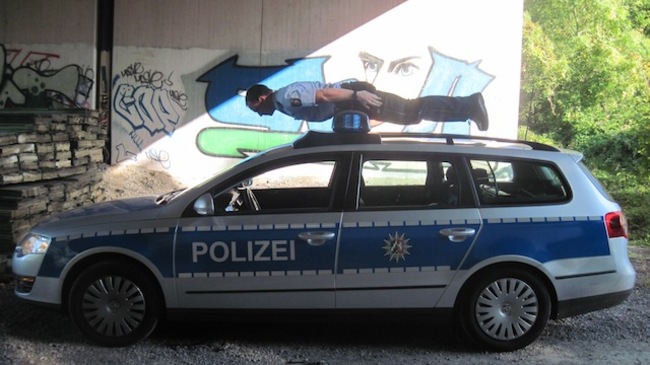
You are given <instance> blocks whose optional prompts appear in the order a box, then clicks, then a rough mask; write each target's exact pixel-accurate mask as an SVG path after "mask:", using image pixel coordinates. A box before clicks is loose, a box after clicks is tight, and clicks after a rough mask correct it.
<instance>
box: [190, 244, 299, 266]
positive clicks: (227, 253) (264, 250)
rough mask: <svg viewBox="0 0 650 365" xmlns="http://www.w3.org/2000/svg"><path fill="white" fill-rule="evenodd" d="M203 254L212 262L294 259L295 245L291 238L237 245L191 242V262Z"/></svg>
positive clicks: (195, 261)
mask: <svg viewBox="0 0 650 365" xmlns="http://www.w3.org/2000/svg"><path fill="white" fill-rule="evenodd" d="M204 256H207V257H209V258H210V259H211V260H212V261H214V262H226V261H230V262H264V261H295V260H296V247H295V242H294V241H293V240H290V241H287V240H262V241H248V242H247V243H246V245H239V246H238V245H237V242H235V241H231V242H230V243H226V242H223V241H215V242H212V243H211V244H207V243H205V242H192V262H194V263H197V262H198V260H199V258H200V257H204Z"/></svg>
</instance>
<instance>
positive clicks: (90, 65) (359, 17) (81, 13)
mask: <svg viewBox="0 0 650 365" xmlns="http://www.w3.org/2000/svg"><path fill="white" fill-rule="evenodd" d="M54 4H56V5H54ZM95 5H96V4H95V2H92V1H87V0H63V1H57V2H51V1H47V0H29V1H22V2H17V1H11V0H0V12H1V13H0V21H1V23H0V24H3V25H4V26H3V28H2V29H0V44H2V45H4V47H3V48H2V50H3V51H2V52H3V54H2V55H0V56H2V57H3V58H5V67H6V68H7V69H10V70H11V71H12V72H9V73H8V74H9V75H12V76H10V77H9V78H8V79H7V77H5V79H4V80H2V81H1V82H0V87H1V88H2V91H3V93H0V109H3V108H4V109H7V105H8V104H7V102H6V100H7V99H8V98H9V95H15V97H14V96H12V97H11V100H12V103H11V104H10V106H13V105H15V104H20V103H22V106H24V107H30V106H33V107H35V108H36V107H50V104H48V103H53V102H56V101H58V102H59V104H60V101H61V100H64V101H66V102H67V103H66V104H64V107H80V108H90V109H92V108H98V104H100V103H101V104H102V105H104V103H105V104H106V105H107V106H108V105H110V111H111V118H110V125H111V142H112V144H111V146H110V147H111V148H110V149H111V162H112V163H132V164H138V165H141V166H144V167H147V168H151V169H160V170H165V171H167V172H169V173H170V174H171V175H173V176H174V177H176V178H178V179H180V180H182V181H184V182H187V183H191V182H193V181H196V180H198V179H201V178H203V177H204V176H205V175H207V174H211V173H213V172H216V171H218V170H220V169H223V168H225V167H227V166H229V165H231V164H232V163H234V162H236V161H238V160H240V159H241V158H242V157H244V156H245V155H247V154H248V153H250V152H251V151H258V150H262V149H265V148H268V147H271V146H274V145H277V144H279V143H285V142H290V141H292V140H293V139H295V138H296V137H297V136H299V135H300V134H301V133H304V132H305V131H306V130H308V129H317V130H329V129H330V126H329V124H328V123H305V122H303V121H296V120H293V119H291V118H289V117H286V116H283V115H280V114H279V113H276V114H275V115H273V116H272V117H265V118H260V117H259V116H257V115H256V114H255V113H253V112H251V111H250V110H248V109H247V108H246V107H245V105H244V101H243V97H242V96H241V93H240V92H241V90H243V89H246V88H247V87H248V86H250V85H252V84H254V83H260V82H263V83H266V84H268V85H269V86H270V87H272V88H278V87H280V86H283V85H284V84H287V83H290V82H293V81H299V80H316V81H324V82H337V81H341V80H348V79H358V80H366V81H369V82H372V83H374V84H375V85H376V86H377V87H378V88H380V89H382V90H385V91H390V92H393V93H396V94H400V95H402V96H404V97H417V96H420V95H429V94H437V95H468V94H471V93H473V92H477V91H481V92H483V94H484V96H485V99H486V103H487V106H488V111H489V114H490V119H491V126H490V129H489V130H488V131H487V133H486V134H488V135H494V136H502V137H503V136H505V137H515V136H516V126H517V112H518V95H519V72H520V53H521V26H522V13H523V0H511V1H502V0H457V1H446V0H328V1H321V0H238V1H230V0H213V1H211V0H162V1H161V0H115V9H114V10H115V13H114V33H113V42H114V46H113V49H112V55H111V56H112V57H111V58H110V59H111V72H110V74H108V75H105V73H106V72H105V70H104V69H101V70H99V71H96V68H97V67H96V66H94V65H95V64H96V56H95V54H96V52H95V42H94V34H95V31H93V30H90V29H88V28H92V27H94V26H95V23H96V22H95V21H94V20H92V21H91V20H90V19H91V17H92V16H93V15H94V13H95V12H96V9H95V7H94V6H95ZM32 12H34V14H38V15H37V16H32ZM50 15H52V16H50ZM21 19H22V20H21ZM61 19H64V20H67V21H61ZM34 20H36V22H37V24H34V25H33V26H32V24H31V22H32V21H34ZM32 28H33V29H32ZM26 55H29V57H26ZM34 55H36V56H34ZM30 57H35V60H34V62H32V61H25V60H30ZM69 66H72V67H69ZM16 70H20V71H21V73H23V74H27V73H29V74H30V75H38V76H39V77H40V78H47V79H48V81H47V82H46V83H44V82H36V81H30V80H32V79H29V78H28V77H25V78H24V79H23V78H22V75H20V74H19V75H20V76H21V77H20V78H19V77H17V76H16V72H14V71H16ZM70 70H74V71H75V72H76V73H75V72H72V71H70ZM64 71H65V72H64ZM3 74H7V73H3ZM64 75H65V78H64V77H63V76H64ZM51 77H56V78H57V82H56V83H54V81H52V82H50V81H49V80H50V78H51ZM39 81H41V80H40V79H39ZM50 85H54V86H50ZM96 85H106V87H105V89H106V90H107V91H106V93H105V94H103V95H104V96H102V97H101V99H102V100H101V101H100V103H98V102H96V101H95V97H94V95H95V94H96V93H97V92H96V91H97V90H96V88H97V86H96ZM26 86H27V87H26ZM64 87H65V88H64ZM88 89H91V91H90V92H86V91H88ZM30 90H33V91H30ZM44 90H45V91H48V92H43V91H44ZM52 90H54V91H56V92H51V91H52ZM93 91H94V92H93ZM100 91H102V90H100ZM20 95H22V96H23V99H22V100H21V99H20ZM62 95H64V96H65V97H62ZM44 96H45V97H44ZM47 96H54V97H52V98H50V99H48V98H47ZM14 99H15V100H14ZM16 100H18V101H16ZM0 118H1V117H0ZM375 129H376V131H383V130H390V131H424V132H449V133H472V134H482V133H480V132H478V131H477V130H476V129H475V127H474V126H472V125H469V124H468V123H444V124H443V123H436V122H435V121H423V122H422V123H420V124H419V125H417V126H409V127H407V128H403V127H401V126H396V125H390V124H383V125H380V126H379V127H376V128H375Z"/></svg>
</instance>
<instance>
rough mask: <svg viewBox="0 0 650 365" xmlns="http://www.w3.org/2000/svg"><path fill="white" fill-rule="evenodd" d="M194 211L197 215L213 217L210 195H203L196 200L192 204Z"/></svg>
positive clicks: (212, 204) (212, 202) (212, 203)
mask: <svg viewBox="0 0 650 365" xmlns="http://www.w3.org/2000/svg"><path fill="white" fill-rule="evenodd" d="M194 211H195V212H196V214H198V215H213V214H214V200H213V199H212V194H210V193H205V194H203V195H201V196H200V197H199V198H198V199H196V201H195V202H194Z"/></svg>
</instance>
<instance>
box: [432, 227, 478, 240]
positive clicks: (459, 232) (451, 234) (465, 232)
mask: <svg viewBox="0 0 650 365" xmlns="http://www.w3.org/2000/svg"><path fill="white" fill-rule="evenodd" d="M440 234H441V235H443V236H445V237H447V239H449V240H450V241H451V242H463V241H465V240H466V239H467V237H469V236H473V235H475V234H476V230H475V229H474V228H445V229H441V230H440Z"/></svg>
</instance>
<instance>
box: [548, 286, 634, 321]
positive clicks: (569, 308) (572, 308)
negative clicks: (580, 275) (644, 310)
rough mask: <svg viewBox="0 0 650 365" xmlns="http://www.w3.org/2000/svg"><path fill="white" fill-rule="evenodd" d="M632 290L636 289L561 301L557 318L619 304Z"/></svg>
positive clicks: (558, 305)
mask: <svg viewBox="0 0 650 365" xmlns="http://www.w3.org/2000/svg"><path fill="white" fill-rule="evenodd" d="M632 291H634V289H629V290H625V291H620V292H616V293H608V294H602V295H595V296H591V297H584V298H577V299H569V300H563V301H560V302H558V304H557V314H556V316H555V319H559V318H565V317H571V316H576V315H579V314H584V313H588V312H593V311H596V310H600V309H605V308H609V307H613V306H616V305H619V304H621V303H623V302H624V301H625V300H626V299H627V298H628V297H629V296H630V294H632Z"/></svg>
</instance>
